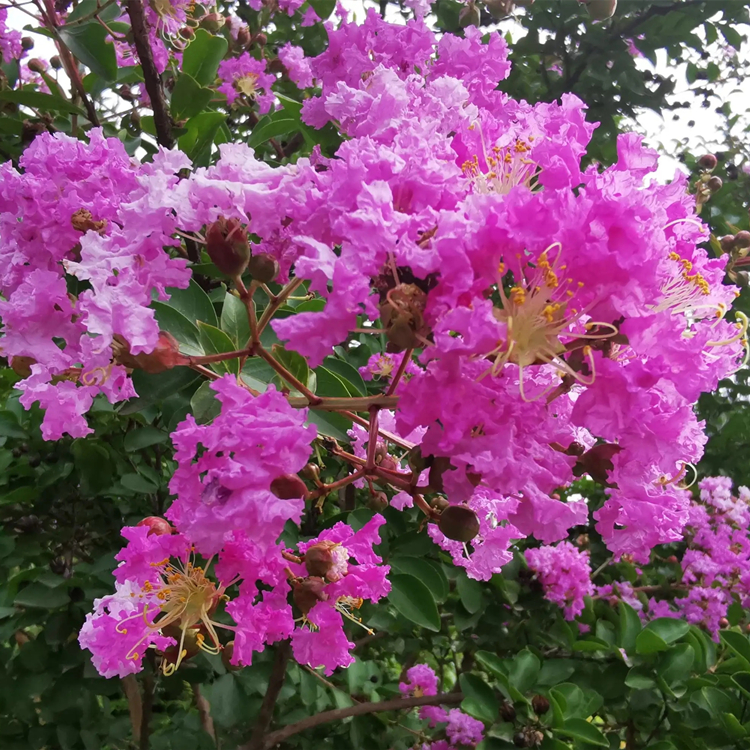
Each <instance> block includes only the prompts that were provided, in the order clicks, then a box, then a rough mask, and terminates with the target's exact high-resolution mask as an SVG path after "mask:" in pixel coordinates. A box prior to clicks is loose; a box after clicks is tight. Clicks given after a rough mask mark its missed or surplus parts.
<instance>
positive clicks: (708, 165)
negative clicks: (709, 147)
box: [698, 154, 718, 172]
mask: <svg viewBox="0 0 750 750" xmlns="http://www.w3.org/2000/svg"><path fill="white" fill-rule="evenodd" d="M717 163H718V162H717V160H716V157H715V156H714V155H713V154H704V155H703V156H701V158H700V159H698V166H699V167H701V168H702V169H707V170H708V171H709V172H710V171H711V170H712V169H715V168H716V165H717Z"/></svg>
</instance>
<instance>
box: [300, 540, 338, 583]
mask: <svg viewBox="0 0 750 750" xmlns="http://www.w3.org/2000/svg"><path fill="white" fill-rule="evenodd" d="M348 561H349V553H348V552H347V550H346V549H345V548H344V547H342V546H341V545H340V544H338V543H337V542H332V541H331V540H330V539H323V540H322V541H320V542H316V543H315V544H313V545H312V547H308V549H307V551H306V552H305V557H304V563H305V569H306V570H307V572H308V573H309V575H311V576H313V577H317V578H325V579H327V580H329V581H330V582H331V583H333V582H334V581H339V580H341V579H342V578H343V577H344V576H345V575H346V571H347V569H348V567H349V564H348Z"/></svg>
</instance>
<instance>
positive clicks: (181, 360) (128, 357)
mask: <svg viewBox="0 0 750 750" xmlns="http://www.w3.org/2000/svg"><path fill="white" fill-rule="evenodd" d="M113 339H114V340H113V342H112V351H113V353H114V355H115V360H116V361H117V362H118V363H119V364H121V365H123V366H124V367H129V368H130V369H131V370H143V371H144V372H147V373H148V374H149V375H157V374H158V373H160V372H165V371H166V370H171V369H172V368H173V367H178V366H179V365H186V364H188V362H189V361H190V360H189V358H188V357H186V356H185V355H184V354H180V347H179V344H178V343H177V339H175V337H174V336H172V334H171V333H167V332H166V331H160V332H159V338H158V340H157V342H156V346H155V347H154V350H153V351H152V352H149V353H148V354H145V353H141V354H135V355H133V354H131V353H130V344H128V342H127V341H126V340H125V339H124V338H123V337H122V336H120V335H119V334H115V335H114V337H113Z"/></svg>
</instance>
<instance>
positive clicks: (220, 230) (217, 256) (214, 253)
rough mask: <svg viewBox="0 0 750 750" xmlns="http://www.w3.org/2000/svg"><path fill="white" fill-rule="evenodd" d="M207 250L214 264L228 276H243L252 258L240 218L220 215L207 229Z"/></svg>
mask: <svg viewBox="0 0 750 750" xmlns="http://www.w3.org/2000/svg"><path fill="white" fill-rule="evenodd" d="M206 252H207V253H208V257H209V258H211V260H212V261H213V264H214V265H215V266H216V267H217V268H218V269H219V270H220V271H221V272H222V273H223V274H225V275H226V276H229V277H230V278H232V279H234V278H237V277H238V276H242V274H243V273H244V271H245V269H246V268H247V264H248V261H249V260H250V245H249V243H248V241H247V231H246V230H245V228H244V227H243V226H242V224H240V222H239V220H238V219H225V218H224V217H223V216H220V217H219V218H218V219H217V220H216V221H215V222H214V223H213V224H210V225H209V226H208V229H207V230H206Z"/></svg>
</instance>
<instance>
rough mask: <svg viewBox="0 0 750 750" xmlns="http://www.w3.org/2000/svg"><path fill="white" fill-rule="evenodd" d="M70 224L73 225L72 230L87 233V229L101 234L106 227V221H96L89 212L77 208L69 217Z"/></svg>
mask: <svg viewBox="0 0 750 750" xmlns="http://www.w3.org/2000/svg"><path fill="white" fill-rule="evenodd" d="M70 223H71V224H72V225H73V229H77V230H78V231H79V232H88V231H89V229H93V230H94V231H95V232H101V231H103V230H104V229H105V228H106V226H107V222H106V220H104V219H102V220H101V221H96V220H95V219H94V217H93V216H92V215H91V211H87V210H86V209H85V208H79V209H78V210H77V211H76V212H75V213H74V214H73V215H72V216H71V217H70Z"/></svg>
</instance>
